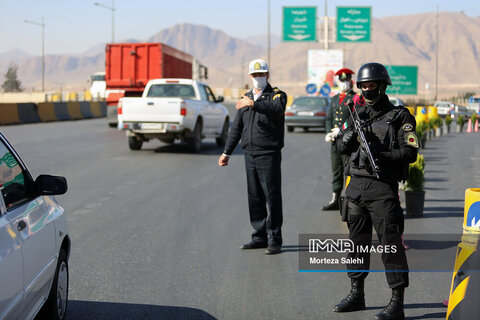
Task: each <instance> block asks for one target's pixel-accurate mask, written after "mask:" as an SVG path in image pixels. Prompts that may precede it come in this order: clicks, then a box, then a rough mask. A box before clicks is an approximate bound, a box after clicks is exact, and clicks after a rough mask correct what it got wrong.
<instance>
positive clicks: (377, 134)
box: [346, 107, 408, 182]
mask: <svg viewBox="0 0 480 320" xmlns="http://www.w3.org/2000/svg"><path fill="white" fill-rule="evenodd" d="M401 110H402V109H401V108H396V107H394V108H393V109H392V110H390V111H387V112H385V113H383V114H382V113H380V114H379V115H377V116H376V117H374V118H373V119H369V120H366V121H364V124H363V130H364V132H365V137H366V139H367V141H368V143H369V145H370V149H371V150H372V153H373V156H374V157H376V156H377V155H378V154H380V152H388V151H390V150H392V149H393V148H398V147H399V146H398V142H397V136H396V135H397V134H396V133H397V131H398V124H397V123H396V120H397V119H398V116H399V114H400V111H401ZM397 122H398V121H397ZM398 123H399V122H398ZM360 148H361V147H360V146H359V147H358V149H357V150H356V151H355V152H353V153H352V154H351V156H350V159H349V161H348V165H347V168H346V171H347V175H348V174H349V175H356V176H364V177H371V178H375V174H374V173H373V170H372V168H371V166H370V163H369V162H368V158H367V157H363V156H361V152H360ZM376 162H377V165H379V166H380V172H379V176H380V180H384V181H388V182H394V181H402V180H405V179H406V178H407V176H408V164H406V165H405V164H399V163H393V162H389V163H378V161H377V159H376Z"/></svg>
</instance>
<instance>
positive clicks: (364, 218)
mask: <svg viewBox="0 0 480 320" xmlns="http://www.w3.org/2000/svg"><path fill="white" fill-rule="evenodd" d="M391 84H392V82H391V81H390V76H389V75H388V72H387V70H386V68H385V67H384V66H383V65H381V64H379V63H375V62H372V63H367V64H364V65H363V66H361V67H360V69H359V70H358V76H357V87H358V88H359V89H361V90H362V96H363V98H364V99H365V102H366V105H365V106H364V107H362V108H361V110H357V111H358V113H359V117H360V119H361V122H362V127H363V131H364V132H365V136H366V139H367V141H368V142H369V145H370V147H371V149H372V154H373V156H374V158H375V159H376V164H377V166H378V167H379V172H378V177H377V176H376V174H375V172H374V170H373V168H372V166H371V165H370V163H369V161H368V158H367V154H366V151H365V149H364V148H363V147H362V146H361V144H360V142H359V139H358V137H357V132H356V131H355V130H354V125H353V122H352V118H349V120H347V123H346V124H345V125H344V126H343V127H342V129H341V130H340V133H339V135H338V136H337V139H336V145H337V150H338V151H339V152H340V153H341V154H345V155H348V156H349V159H348V163H347V172H348V174H349V175H350V176H351V180H350V183H349V184H348V186H347V188H346V190H345V194H346V196H347V199H346V200H347V203H346V206H345V205H343V204H342V210H343V209H344V208H345V207H346V210H347V212H346V213H347V225H348V229H349V233H350V235H349V238H350V239H351V240H352V241H353V242H354V244H355V247H357V246H358V245H361V246H369V245H370V244H371V241H372V226H373V227H374V228H375V230H376V232H377V235H378V239H379V241H380V245H382V246H383V248H387V247H389V248H393V246H395V252H393V251H394V250H390V251H387V250H385V251H384V253H382V262H383V264H384V266H385V270H386V271H387V272H386V277H387V282H388V285H389V287H390V288H391V289H392V298H391V300H390V303H389V304H388V305H387V306H386V307H385V309H383V310H382V311H381V312H380V313H379V314H377V315H376V319H380V320H386V319H404V317H405V316H404V311H403V297H404V290H405V288H406V287H407V286H408V265H407V258H406V255H405V249H404V247H403V245H402V239H401V236H402V233H403V228H404V217H403V210H402V208H401V207H400V201H399V199H398V182H399V181H402V180H405V179H406V178H407V176H408V164H409V163H412V162H414V161H415V160H416V158H417V149H418V139H417V136H416V134H415V126H416V122H415V118H414V117H413V116H412V115H411V114H410V112H408V110H407V109H406V108H404V107H395V106H394V105H392V104H391V103H390V101H389V99H388V96H387V95H386V94H385V91H386V89H387V85H391ZM349 258H353V259H355V258H363V263H360V264H350V265H347V268H348V270H349V272H348V276H349V277H350V278H351V291H350V294H349V295H348V296H347V297H346V298H345V299H343V300H342V301H341V302H340V303H339V304H337V305H336V306H335V307H334V308H333V310H334V311H336V312H349V311H357V310H364V309H365V298H364V279H365V277H366V276H367V274H368V272H364V271H355V270H368V269H369V267H370V254H369V253H358V252H353V253H349ZM350 261H351V260H350Z"/></svg>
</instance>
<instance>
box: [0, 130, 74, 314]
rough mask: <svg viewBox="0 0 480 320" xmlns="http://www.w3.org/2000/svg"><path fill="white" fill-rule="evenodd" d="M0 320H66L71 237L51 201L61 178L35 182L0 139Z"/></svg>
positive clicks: (64, 184)
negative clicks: (39, 317) (40, 317)
mask: <svg viewBox="0 0 480 320" xmlns="http://www.w3.org/2000/svg"><path fill="white" fill-rule="evenodd" d="M0 190H1V193H2V196H1V197H0V319H1V320H4V319H22V320H29V319H33V318H34V317H35V316H36V315H37V314H42V315H44V316H45V318H48V319H56V320H63V319H65V315H66V311H67V301H68V257H69V254H70V237H69V233H68V227H67V219H66V217H65V214H64V210H63V208H62V207H61V206H60V205H59V204H58V203H57V201H56V200H55V198H54V197H53V195H57V194H63V193H65V192H66V191H67V181H66V179H65V178H64V177H58V176H49V175H40V176H38V177H37V179H36V180H33V179H32V176H31V175H30V173H29V172H28V170H27V168H26V167H25V164H24V163H23V161H22V160H21V159H20V157H19V156H18V154H17V153H16V152H15V150H14V149H13V147H12V146H11V145H10V144H9V143H8V141H7V140H6V139H5V137H4V136H3V135H2V134H1V133H0Z"/></svg>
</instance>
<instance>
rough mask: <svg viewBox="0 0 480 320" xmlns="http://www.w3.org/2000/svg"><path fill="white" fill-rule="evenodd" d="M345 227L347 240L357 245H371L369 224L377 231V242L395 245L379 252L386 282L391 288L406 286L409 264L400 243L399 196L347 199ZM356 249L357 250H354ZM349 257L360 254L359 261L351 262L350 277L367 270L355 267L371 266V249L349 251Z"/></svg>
mask: <svg viewBox="0 0 480 320" xmlns="http://www.w3.org/2000/svg"><path fill="white" fill-rule="evenodd" d="M347 212H348V221H347V225H348V230H349V231H350V236H349V238H350V240H352V241H353V242H354V244H355V246H357V245H362V246H369V247H370V246H371V243H372V226H373V227H374V228H375V231H376V232H377V236H378V240H379V242H380V245H382V246H383V248H384V249H386V248H393V246H395V251H396V252H395V253H393V252H388V253H386V252H385V251H384V252H383V253H382V262H383V265H384V267H385V270H386V273H385V274H386V277H387V282H388V285H389V287H390V288H392V289H393V288H396V287H400V286H403V287H408V264H407V257H406V255H405V248H404V247H403V244H402V238H401V237H402V234H403V227H404V217H403V211H402V208H401V207H400V201H399V200H398V198H390V199H378V200H370V201H353V202H352V200H351V199H349V202H348V210H347ZM356 251H357V250H356ZM348 257H349V258H354V259H355V258H363V263H361V264H350V265H347V268H348V269H349V270H351V271H349V272H348V276H349V277H350V278H353V279H363V278H365V277H366V276H367V275H368V272H360V271H355V270H369V269H370V253H358V252H354V253H349V254H348Z"/></svg>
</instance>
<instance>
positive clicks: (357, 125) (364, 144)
mask: <svg viewBox="0 0 480 320" xmlns="http://www.w3.org/2000/svg"><path fill="white" fill-rule="evenodd" d="M347 104H348V108H347V109H348V111H349V112H350V116H351V117H352V120H353V127H354V130H355V132H356V133H357V135H358V137H359V138H360V148H363V150H364V151H365V153H366V154H367V158H368V162H369V163H370V166H371V167H372V170H373V174H375V177H376V178H377V179H380V176H379V172H380V167H379V166H378V165H377V163H376V162H375V158H374V157H373V154H372V150H371V149H370V145H369V143H368V141H367V138H366V137H365V132H363V129H362V126H363V125H362V121H361V120H360V116H359V115H358V112H357V109H355V108H354V107H353V104H354V103H353V101H352V100H348V102H347ZM352 109H353V112H352Z"/></svg>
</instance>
